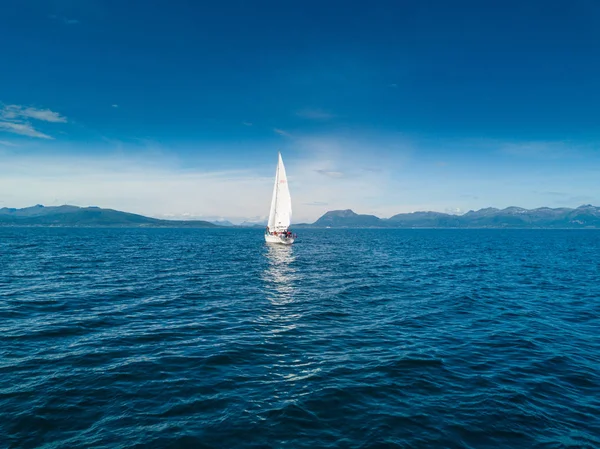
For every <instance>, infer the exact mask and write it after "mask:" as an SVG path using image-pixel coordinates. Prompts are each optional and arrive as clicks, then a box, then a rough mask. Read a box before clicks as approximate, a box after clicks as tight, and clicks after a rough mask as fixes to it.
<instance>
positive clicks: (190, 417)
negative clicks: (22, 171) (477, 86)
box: [0, 228, 600, 449]
mask: <svg viewBox="0 0 600 449" xmlns="http://www.w3.org/2000/svg"><path fill="white" fill-rule="evenodd" d="M298 231H299V232H298V233H299V238H298V241H297V243H296V244H295V245H293V246H292V247H269V246H267V245H266V244H265V243H264V241H263V236H262V229H261V230H252V229H250V230H243V229H76V228H74V229H67V228H29V229H22V228H21V229H20V228H3V229H0V447H2V448H4V447H6V448H44V449H59V448H61V449H63V448H64V449H66V448H388V447H389V448H416V447H418V448H438V447H439V448H534V447H535V448H580V447H582V448H586V447H587V448H598V447H600V231H591V230H590V231H583V230H433V229H432V230H424V229H422V230H416V229H414V230H413V229H408V230H351V229H346V230H335V229H321V230H317V229H307V230H298Z"/></svg>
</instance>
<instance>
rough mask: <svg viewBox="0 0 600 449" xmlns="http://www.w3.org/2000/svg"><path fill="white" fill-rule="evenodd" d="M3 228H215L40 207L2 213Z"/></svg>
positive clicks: (200, 223)
mask: <svg viewBox="0 0 600 449" xmlns="http://www.w3.org/2000/svg"><path fill="white" fill-rule="evenodd" d="M0 226H78V227H93V226H107V227H153V228H164V227H178V228H216V227H218V226H217V225H215V224H213V223H209V222H208V221H199V220H189V221H187V220H159V219H157V218H150V217H144V216H143V215H137V214H130V213H128V212H121V211H118V210H113V209H101V208H99V207H77V206H67V205H66V206H49V207H45V206H42V205H41V204H38V205H37V206H32V207H26V208H24V209H14V208H8V207H3V208H2V209H0Z"/></svg>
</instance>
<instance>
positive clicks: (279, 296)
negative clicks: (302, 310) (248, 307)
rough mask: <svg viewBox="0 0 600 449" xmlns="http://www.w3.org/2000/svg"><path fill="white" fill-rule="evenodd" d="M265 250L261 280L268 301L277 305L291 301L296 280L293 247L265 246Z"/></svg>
mask: <svg viewBox="0 0 600 449" xmlns="http://www.w3.org/2000/svg"><path fill="white" fill-rule="evenodd" d="M266 250H267V252H266V257H267V266H266V268H265V270H264V271H263V276H262V278H263V280H264V281H265V283H266V287H267V289H266V291H267V296H268V299H269V300H270V301H272V302H274V303H279V304H283V303H286V302H289V301H292V300H293V299H294V293H295V291H296V281H297V279H298V273H297V271H296V268H294V261H295V260H296V256H295V254H294V249H293V247H291V246H284V245H266Z"/></svg>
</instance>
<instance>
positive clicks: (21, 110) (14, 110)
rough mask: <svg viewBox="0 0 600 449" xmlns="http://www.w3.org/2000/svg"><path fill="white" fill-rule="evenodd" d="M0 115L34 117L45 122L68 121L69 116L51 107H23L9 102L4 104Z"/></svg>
mask: <svg viewBox="0 0 600 449" xmlns="http://www.w3.org/2000/svg"><path fill="white" fill-rule="evenodd" d="M0 116H1V117H2V118H3V119H8V120H12V119H21V118H33V119H36V120H42V121H44V122H52V123H66V122H67V118H66V117H63V116H62V115H60V114H59V113H58V112H54V111H51V110H50V109H37V108H32V107H23V106H19V105H16V104H9V105H6V106H4V108H2V110H1V111H0Z"/></svg>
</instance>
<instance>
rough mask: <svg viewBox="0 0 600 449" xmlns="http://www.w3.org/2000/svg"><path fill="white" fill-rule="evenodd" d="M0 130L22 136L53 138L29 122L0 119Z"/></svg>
mask: <svg viewBox="0 0 600 449" xmlns="http://www.w3.org/2000/svg"><path fill="white" fill-rule="evenodd" d="M0 131H6V132H9V133H13V134H20V135H22V136H29V137H38V138H40V139H54V137H52V136H49V135H48V134H44V133H42V132H40V131H37V130H36V129H35V128H34V127H33V126H31V123H16V122H6V121H4V122H3V121H0Z"/></svg>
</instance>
